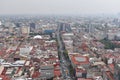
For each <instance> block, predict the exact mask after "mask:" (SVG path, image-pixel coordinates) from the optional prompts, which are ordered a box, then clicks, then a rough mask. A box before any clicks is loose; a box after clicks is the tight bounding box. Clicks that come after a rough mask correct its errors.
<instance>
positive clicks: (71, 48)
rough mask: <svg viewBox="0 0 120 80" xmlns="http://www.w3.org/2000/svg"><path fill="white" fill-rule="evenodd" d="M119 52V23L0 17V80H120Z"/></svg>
mask: <svg viewBox="0 0 120 80" xmlns="http://www.w3.org/2000/svg"><path fill="white" fill-rule="evenodd" d="M119 50H120V18H119V17H110V16H107V17H106V16H93V17H89V16H87V17H85V16H84V17H80V16H1V17H0V80H120V76H119V75H120V51H119Z"/></svg>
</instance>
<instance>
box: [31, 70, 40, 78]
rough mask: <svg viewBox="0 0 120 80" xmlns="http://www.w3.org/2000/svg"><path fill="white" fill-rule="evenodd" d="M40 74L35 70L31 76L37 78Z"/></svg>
mask: <svg viewBox="0 0 120 80" xmlns="http://www.w3.org/2000/svg"><path fill="white" fill-rule="evenodd" d="M39 76H40V72H38V71H35V72H34V73H33V75H32V78H38V77H39Z"/></svg>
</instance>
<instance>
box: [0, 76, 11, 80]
mask: <svg viewBox="0 0 120 80" xmlns="http://www.w3.org/2000/svg"><path fill="white" fill-rule="evenodd" d="M0 77H1V78H2V80H10V77H8V76H5V75H0Z"/></svg>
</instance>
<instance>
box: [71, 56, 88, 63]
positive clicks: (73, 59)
mask: <svg viewBox="0 0 120 80" xmlns="http://www.w3.org/2000/svg"><path fill="white" fill-rule="evenodd" d="M76 57H78V58H84V59H85V61H81V62H79V61H77V60H76V59H75V58H76ZM71 60H72V62H73V63H74V64H76V65H82V64H89V58H88V57H87V56H82V55H73V56H71Z"/></svg>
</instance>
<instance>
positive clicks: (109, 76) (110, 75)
mask: <svg viewBox="0 0 120 80" xmlns="http://www.w3.org/2000/svg"><path fill="white" fill-rule="evenodd" d="M106 75H107V77H108V78H109V79H110V80H114V77H113V74H112V73H111V72H110V71H106Z"/></svg>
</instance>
